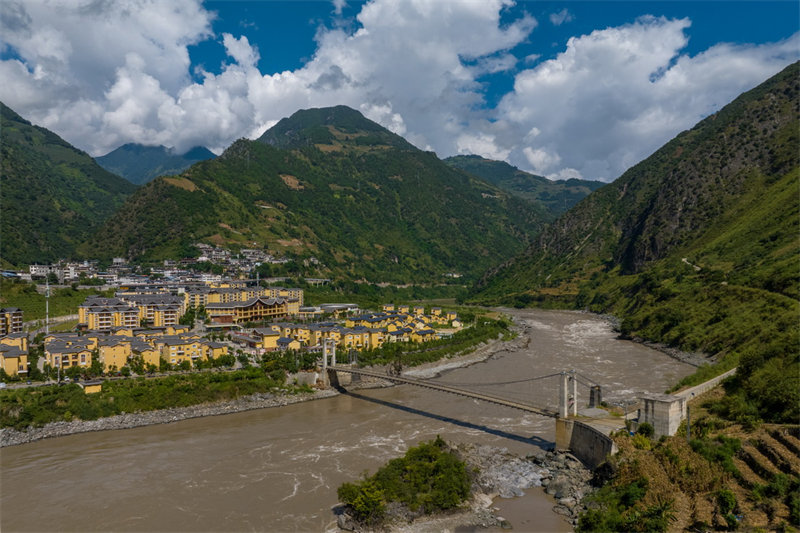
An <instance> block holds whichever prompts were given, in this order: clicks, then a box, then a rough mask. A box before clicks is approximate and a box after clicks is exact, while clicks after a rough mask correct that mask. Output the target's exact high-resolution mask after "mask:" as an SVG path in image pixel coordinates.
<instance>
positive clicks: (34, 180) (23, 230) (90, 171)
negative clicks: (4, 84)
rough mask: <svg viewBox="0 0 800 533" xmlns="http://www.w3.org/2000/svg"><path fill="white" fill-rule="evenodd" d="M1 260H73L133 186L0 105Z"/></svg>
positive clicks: (22, 261) (9, 261)
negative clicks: (0, 133)
mask: <svg viewBox="0 0 800 533" xmlns="http://www.w3.org/2000/svg"><path fill="white" fill-rule="evenodd" d="M0 116H1V119H2V124H0V130H1V131H2V135H0V146H1V147H2V187H0V211H1V212H2V215H1V216H0V235H2V237H1V239H2V240H1V241H0V247H1V248H0V258H2V260H3V261H5V262H7V263H10V264H11V265H23V264H28V263H33V262H40V263H44V262H49V261H52V260H54V259H58V258H61V257H64V258H69V257H74V256H76V254H77V252H76V250H77V248H78V246H79V245H80V244H81V243H83V242H85V241H86V239H88V237H89V235H90V234H91V233H92V232H93V231H94V230H96V229H97V228H98V227H99V226H100V224H101V223H102V222H103V221H104V220H105V219H106V218H108V216H110V215H111V213H113V212H114V211H115V210H116V209H117V208H118V207H119V206H120V205H122V202H123V200H124V199H125V198H126V197H127V196H128V195H129V194H130V193H132V192H133V191H134V190H135V189H136V186H135V185H133V184H131V183H129V182H127V181H126V180H124V179H122V178H120V177H119V176H115V175H114V174H111V173H110V172H107V171H106V170H104V169H102V168H100V166H98V165H97V163H95V161H94V160H93V159H92V158H91V157H90V156H89V155H88V154H86V153H85V152H82V151H80V150H78V149H76V148H74V147H73V146H71V145H70V144H69V143H67V142H66V141H65V140H63V139H62V138H61V137H59V136H58V135H56V134H55V133H53V132H51V131H49V130H47V129H45V128H41V127H38V126H34V125H32V124H31V123H30V122H28V121H27V120H25V119H24V118H22V117H20V116H19V115H18V114H16V113H15V112H14V111H12V110H11V109H10V108H9V107H8V106H6V105H4V104H2V103H0Z"/></svg>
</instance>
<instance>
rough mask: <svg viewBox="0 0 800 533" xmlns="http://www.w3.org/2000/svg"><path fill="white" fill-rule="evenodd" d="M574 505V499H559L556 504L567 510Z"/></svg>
mask: <svg viewBox="0 0 800 533" xmlns="http://www.w3.org/2000/svg"><path fill="white" fill-rule="evenodd" d="M575 503H576V502H575V498H561V499H560V500H558V504H559V505H563V506H564V507H566V508H568V509H572V508H574V507H575Z"/></svg>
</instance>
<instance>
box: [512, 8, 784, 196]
mask: <svg viewBox="0 0 800 533" xmlns="http://www.w3.org/2000/svg"><path fill="white" fill-rule="evenodd" d="M689 27H690V22H689V20H687V19H679V20H669V19H665V18H655V17H643V18H641V19H639V20H637V21H636V22H635V23H632V24H628V25H625V26H620V27H617V28H608V29H605V30H598V31H594V32H592V33H591V34H589V35H584V36H580V37H573V38H571V39H570V40H569V42H568V44H567V48H566V50H564V51H563V52H562V53H560V54H559V55H558V56H557V57H556V58H554V59H552V60H549V61H545V62H542V63H541V64H539V65H537V66H536V67H534V68H531V69H528V70H524V71H522V72H520V73H519V74H518V75H517V76H516V79H515V83H514V90H513V92H511V93H509V94H507V95H506V96H505V97H504V98H503V100H502V101H501V103H500V104H499V106H498V115H497V116H498V119H499V120H502V121H506V122H508V124H509V125H510V126H512V127H516V128H517V129H518V131H520V132H530V131H531V128H536V130H538V131H539V132H540V133H539V135H537V136H535V138H533V137H531V136H530V135H529V136H527V137H525V138H523V137H522V135H520V136H519V138H520V139H522V142H520V143H519V144H518V145H517V146H515V147H513V148H512V149H511V154H510V156H509V160H510V162H512V163H513V164H516V165H519V166H520V167H522V168H527V169H531V170H534V171H536V172H538V173H543V174H546V175H548V176H563V175H567V174H569V175H572V176H574V175H575V172H578V173H580V175H581V176H583V177H584V178H589V179H602V180H605V181H609V180H611V179H614V178H616V177H618V176H619V175H620V174H622V172H623V171H625V170H626V169H627V168H629V167H630V166H631V165H633V164H635V163H637V162H638V161H640V160H642V159H644V158H645V157H647V156H648V155H649V154H650V153H652V152H653V151H654V150H655V149H657V148H658V147H660V146H661V145H662V144H663V143H665V142H666V141H668V140H669V139H670V138H672V137H673V136H675V135H676V134H677V133H679V132H680V131H682V130H684V129H687V128H689V127H691V126H692V125H694V124H695V123H696V122H697V121H699V120H700V119H701V118H703V117H704V116H706V115H708V114H710V113H712V112H714V111H716V110H718V109H719V108H720V107H722V106H723V105H725V104H726V103H728V102H729V101H731V100H732V99H733V98H735V97H736V96H737V95H738V94H740V93H741V92H743V91H745V90H747V89H750V88H752V87H753V86H755V85H757V84H758V83H760V82H762V81H764V80H765V79H767V78H768V77H769V76H771V75H772V74H775V73H776V72H778V71H779V70H780V69H782V68H783V67H784V66H786V65H787V64H788V63H790V62H791V61H793V60H795V59H796V58H797V55H798V54H797V51H798V42H800V40H798V37H797V35H795V36H794V37H793V38H791V39H790V40H788V41H786V42H781V43H776V44H766V45H761V46H732V45H726V44H721V45H717V46H714V47H712V48H710V49H708V50H707V51H705V52H703V53H702V54H699V55H696V56H694V57H692V56H688V55H682V54H681V50H682V49H683V48H684V47H685V46H686V44H687V39H688V37H687V35H686V31H687V30H688V29H689ZM555 147H557V152H556V151H555ZM556 155H557V156H558V157H555V156H556ZM565 171H568V172H567V174H564V172H565Z"/></svg>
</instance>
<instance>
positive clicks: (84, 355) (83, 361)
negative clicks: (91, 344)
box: [81, 353, 86, 364]
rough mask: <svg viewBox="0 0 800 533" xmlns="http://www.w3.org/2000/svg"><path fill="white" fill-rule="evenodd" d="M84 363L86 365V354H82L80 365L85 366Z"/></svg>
mask: <svg viewBox="0 0 800 533" xmlns="http://www.w3.org/2000/svg"><path fill="white" fill-rule="evenodd" d="M85 363H86V354H85V353H82V354H81V364H85Z"/></svg>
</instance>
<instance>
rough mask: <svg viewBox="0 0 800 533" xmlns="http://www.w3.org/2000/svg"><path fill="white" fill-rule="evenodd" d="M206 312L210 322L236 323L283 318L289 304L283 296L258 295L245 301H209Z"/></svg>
mask: <svg viewBox="0 0 800 533" xmlns="http://www.w3.org/2000/svg"><path fill="white" fill-rule="evenodd" d="M295 304H296V302H295ZM206 314H208V318H209V320H210V321H211V323H212V324H217V325H224V324H238V323H241V322H259V321H262V320H273V319H276V318H284V317H286V316H289V314H290V306H289V301H288V300H286V299H283V298H264V297H259V298H254V299H252V300H248V301H246V302H228V303H210V304H208V305H207V306H206Z"/></svg>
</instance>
